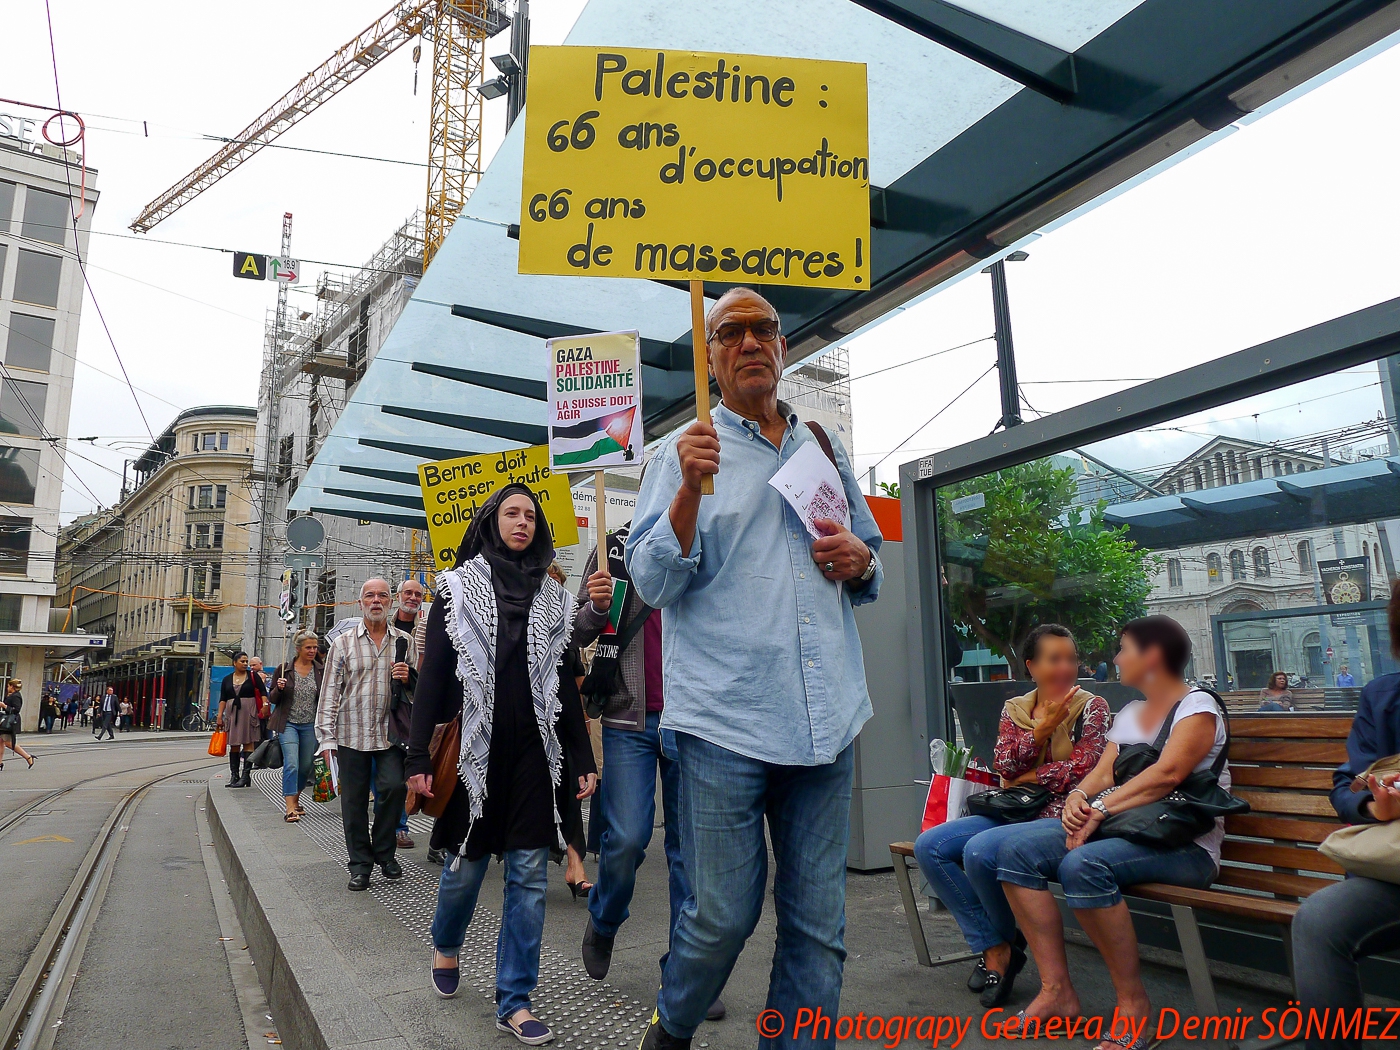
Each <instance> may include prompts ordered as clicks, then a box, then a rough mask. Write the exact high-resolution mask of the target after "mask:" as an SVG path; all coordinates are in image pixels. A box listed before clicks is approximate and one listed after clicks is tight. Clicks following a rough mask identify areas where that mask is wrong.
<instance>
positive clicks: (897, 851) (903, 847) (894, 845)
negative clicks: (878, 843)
mask: <svg viewBox="0 0 1400 1050" xmlns="http://www.w3.org/2000/svg"><path fill="white" fill-rule="evenodd" d="M890 852H891V853H893V854H894V855H895V856H896V857H912V856H913V855H914V844H913V843H912V842H891V843H890Z"/></svg>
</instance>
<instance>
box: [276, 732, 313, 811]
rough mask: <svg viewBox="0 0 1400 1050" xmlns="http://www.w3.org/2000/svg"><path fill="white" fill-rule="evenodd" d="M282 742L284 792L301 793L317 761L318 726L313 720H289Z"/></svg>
mask: <svg viewBox="0 0 1400 1050" xmlns="http://www.w3.org/2000/svg"><path fill="white" fill-rule="evenodd" d="M278 739H279V740H280V741H281V743H282V794H283V795H300V794H301V793H302V791H304V790H305V789H306V782H307V781H308V780H310V779H311V763H313V762H315V761H316V727H315V725H313V724H312V723H311V722H288V723H287V727H286V728H285V729H283V730H282V735H281V736H280V737H279V738H278Z"/></svg>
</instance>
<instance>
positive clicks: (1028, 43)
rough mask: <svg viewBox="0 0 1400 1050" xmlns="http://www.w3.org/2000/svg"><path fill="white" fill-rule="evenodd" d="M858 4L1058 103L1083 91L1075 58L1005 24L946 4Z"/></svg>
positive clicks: (921, 0)
mask: <svg viewBox="0 0 1400 1050" xmlns="http://www.w3.org/2000/svg"><path fill="white" fill-rule="evenodd" d="M854 2H855V3H857V4H859V5H860V6H861V7H863V8H865V9H866V10H867V11H872V12H874V13H875V14H877V15H879V16H880V17H881V18H887V19H889V20H890V21H891V22H894V23H895V24H897V25H901V26H903V27H904V28H905V29H908V30H910V31H911V32H914V33H918V34H919V35H920V36H922V37H927V38H928V39H929V40H932V41H935V42H936V43H939V44H942V45H943V46H944V47H946V48H948V49H949V50H950V51H956V52H957V53H958V54H960V55H962V56H963V57H964V58H970V59H972V61H974V62H976V63H977V64H979V65H983V66H986V67H987V68H988V69H992V70H995V71H996V72H998V73H1000V74H1001V75H1002V76H1004V77H1006V78H1008V79H1010V80H1014V81H1016V83H1018V84H1021V85H1022V86H1024V87H1028V88H1030V89H1031V90H1032V91H1038V92H1040V94H1042V95H1045V96H1047V97H1049V98H1052V99H1054V100H1055V101H1056V102H1068V101H1070V100H1071V99H1073V98H1074V96H1075V94H1076V93H1077V92H1078V91H1079V83H1078V78H1077V77H1076V75H1075V68H1074V56H1073V55H1071V54H1070V53H1069V52H1068V51H1061V50H1060V49H1059V48H1058V47H1055V46H1054V45H1052V44H1047V43H1045V42H1044V41H1043V40H1036V39H1035V38H1034V37H1029V36H1026V34H1024V33H1021V32H1018V31H1017V30H1015V29H1012V28H1010V27H1009V26H1004V25H1002V24H1001V23H1000V22H993V21H992V20H991V19H989V18H983V17H982V16H981V15H975V14H973V13H972V12H971V11H964V10H963V9H962V8H960V7H954V6H953V5H952V4H949V3H945V2H944V0H854Z"/></svg>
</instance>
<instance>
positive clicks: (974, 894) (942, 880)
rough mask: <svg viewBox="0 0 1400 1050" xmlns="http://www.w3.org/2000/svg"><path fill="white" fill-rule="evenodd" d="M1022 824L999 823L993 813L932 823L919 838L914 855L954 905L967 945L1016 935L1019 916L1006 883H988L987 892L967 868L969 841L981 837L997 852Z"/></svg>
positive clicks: (979, 947)
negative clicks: (1009, 899) (1008, 900)
mask: <svg viewBox="0 0 1400 1050" xmlns="http://www.w3.org/2000/svg"><path fill="white" fill-rule="evenodd" d="M1019 826H1020V825H1017V824H1005V825H1002V824H998V823H997V822H996V821H995V820H992V819H991V818H990V817H963V818H962V819H961V820H950V821H948V822H947V823H945V824H939V825H937V826H936V827H932V828H929V829H928V830H927V831H925V832H924V833H923V834H922V835H920V836H919V838H918V840H917V841H916V842H915V843H914V859H915V860H917V861H918V862H919V870H920V871H922V872H923V873H924V878H926V879H928V881H929V884H930V885H931V886H932V887H933V891H934V892H935V893H936V894H938V899H939V900H941V901H942V902H943V903H944V905H946V906H947V908H948V910H949V911H950V912H952V913H953V918H954V919H956V920H957V922H958V926H959V928H961V930H962V932H963V937H964V938H966V940H967V946H968V947H969V948H971V949H972V950H973V951H975V952H984V951H986V950H987V949H988V948H995V947H996V946H997V945H998V944H1011V943H1013V942H1014V941H1015V939H1016V916H1014V915H1013V914H1012V913H1011V906H1010V905H1009V904H1007V903H1006V894H1005V893H1003V892H1002V888H1001V883H999V882H998V883H994V884H993V885H992V886H990V887H987V888H986V890H985V892H986V894H987V895H986V896H985V897H983V896H982V895H981V893H979V891H978V890H977V889H976V888H974V887H973V885H972V883H971V881H969V879H968V877H967V874H966V873H965V872H964V871H963V866H964V864H965V853H964V851H965V850H966V849H967V846H968V843H969V842H970V841H972V839H973V838H974V837H976V839H977V841H978V842H979V843H980V844H981V847H982V849H983V850H986V851H989V852H993V853H994V852H995V850H996V849H997V848H998V845H999V843H1000V842H1001V841H1003V840H1004V839H1005V838H1006V836H1007V835H1009V834H1013V833H1014V832H1015V830H1016V829H1017V828H1018V827H1019Z"/></svg>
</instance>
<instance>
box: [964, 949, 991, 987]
mask: <svg viewBox="0 0 1400 1050" xmlns="http://www.w3.org/2000/svg"><path fill="white" fill-rule="evenodd" d="M985 987H987V957H986V956H983V957H982V958H980V959H978V960H977V965H976V966H974V967H973V968H972V972H971V973H970V974H968V975H967V990H968V991H969V992H980V991H981V990H982V989H983V988H985Z"/></svg>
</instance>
